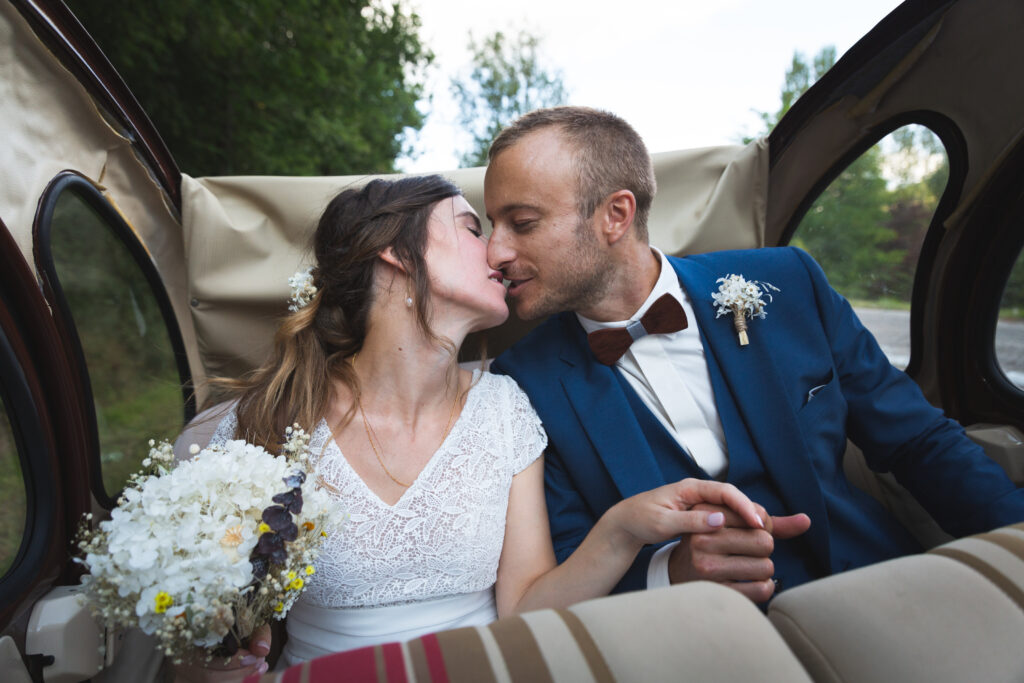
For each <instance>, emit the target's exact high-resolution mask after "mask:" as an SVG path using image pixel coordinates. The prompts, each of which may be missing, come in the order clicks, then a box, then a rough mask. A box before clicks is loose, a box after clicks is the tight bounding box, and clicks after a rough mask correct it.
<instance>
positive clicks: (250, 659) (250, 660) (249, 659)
mask: <svg viewBox="0 0 1024 683" xmlns="http://www.w3.org/2000/svg"><path fill="white" fill-rule="evenodd" d="M261 659H263V657H257V656H256V655H246V656H244V657H242V666H251V665H253V664H255V663H256V662H258V661H260V660H261Z"/></svg>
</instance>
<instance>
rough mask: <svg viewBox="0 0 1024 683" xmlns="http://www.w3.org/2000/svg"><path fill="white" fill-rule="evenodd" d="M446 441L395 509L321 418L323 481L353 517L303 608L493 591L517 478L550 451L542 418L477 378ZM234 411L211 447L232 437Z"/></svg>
mask: <svg viewBox="0 0 1024 683" xmlns="http://www.w3.org/2000/svg"><path fill="white" fill-rule="evenodd" d="M473 379H474V385H473V387H472V388H471V389H470V390H469V394H468V396H467V398H466V404H465V406H464V407H463V410H462V413H461V414H460V415H459V418H458V420H457V421H456V422H455V424H454V425H453V426H452V429H451V432H450V433H449V434H448V437H447V438H446V439H445V441H444V443H442V444H441V447H440V448H439V449H438V450H437V452H436V453H434V455H433V456H432V457H431V459H430V461H429V462H428V463H427V465H426V466H425V467H424V468H423V471H422V472H420V475H419V477H417V478H416V480H415V481H414V482H413V483H412V484H411V485H410V486H409V488H408V489H406V491H405V493H404V494H403V495H402V497H401V498H400V499H399V500H398V502H396V503H395V504H394V505H393V506H392V505H388V504H386V503H384V502H383V501H382V500H381V499H380V498H378V497H377V495H376V494H374V493H373V492H372V491H371V490H370V489H369V488H368V487H367V486H366V484H365V483H364V482H363V480H362V479H360V478H359V476H358V475H357V474H356V473H355V471H354V470H353V469H352V467H351V466H350V465H349V464H348V461H347V460H346V459H345V457H344V456H343V455H342V453H341V450H340V449H339V448H338V445H337V443H336V442H335V441H334V439H332V438H331V432H330V429H329V428H328V426H327V423H326V422H325V421H323V420H321V422H320V424H319V425H318V426H317V428H316V429H315V430H314V431H313V434H312V435H311V439H310V450H311V452H312V454H313V457H314V459H315V468H316V472H317V474H319V475H320V476H322V477H323V478H324V480H325V481H326V482H327V483H329V484H330V485H331V486H332V487H334V489H336V491H337V492H338V493H337V494H336V495H337V496H338V498H339V499H340V500H341V502H342V507H343V509H344V510H345V511H346V512H347V515H348V518H347V521H346V523H345V525H344V527H343V528H342V530H341V531H340V533H337V534H334V535H332V536H330V537H329V538H328V539H327V541H326V542H325V543H324V546H323V550H322V552H321V554H320V557H319V559H318V561H317V573H316V574H315V580H312V581H310V582H309V585H308V587H307V590H306V592H305V593H304V594H303V596H302V598H301V599H302V600H308V601H310V602H311V603H312V604H315V605H317V606H320V607H368V606H379V605H389V604H400V603H407V602H414V601H421V600H430V599H433V598H439V597H445V596H450V595H456V594H461V593H470V592H473V591H479V590H483V589H486V588H489V587H491V586H492V585H494V582H495V580H496V577H497V569H498V558H499V557H500V555H501V548H502V542H503V540H504V536H505V511H506V508H507V507H508V494H509V489H510V487H511V484H512V477H513V476H514V475H515V474H518V473H519V472H520V471H522V470H523V469H525V468H526V466H527V465H529V464H530V463H532V462H533V461H534V460H535V459H536V458H537V457H538V456H539V455H540V454H541V452H542V451H543V449H544V447H545V446H546V445H547V437H546V436H545V434H544V431H543V429H542V428H541V423H540V418H538V417H537V413H536V412H535V411H534V410H533V406H531V405H530V401H529V399H528V398H526V394H525V393H523V391H522V389H520V388H519V386H518V385H517V384H516V383H515V382H514V381H513V380H512V379H510V378H508V377H504V376H500V375H492V374H490V373H480V372H479V371H478V372H476V373H474V377H473ZM236 427H237V420H236V418H235V414H234V411H232V412H230V413H229V414H228V415H227V416H226V417H225V418H224V419H223V420H222V421H221V422H220V424H219V425H218V427H217V431H216V432H215V433H214V436H213V439H212V440H211V442H210V443H211V445H216V444H219V443H224V442H226V441H228V440H230V439H233V438H234V433H235V429H236Z"/></svg>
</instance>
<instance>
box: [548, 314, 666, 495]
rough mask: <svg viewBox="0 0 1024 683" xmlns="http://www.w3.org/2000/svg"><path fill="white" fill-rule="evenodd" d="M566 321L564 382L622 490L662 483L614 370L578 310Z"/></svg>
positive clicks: (631, 492)
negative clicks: (594, 346)
mask: <svg viewBox="0 0 1024 683" xmlns="http://www.w3.org/2000/svg"><path fill="white" fill-rule="evenodd" d="M562 324H563V325H565V327H566V334H565V336H564V339H566V344H565V346H564V348H563V349H562V360H564V361H565V362H566V363H567V364H568V365H569V366H570V367H568V368H567V369H566V372H565V373H564V374H563V375H562V378H561V380H562V387H563V388H564V389H565V393H566V396H567V397H568V399H569V403H570V404H571V405H572V409H573V411H574V412H575V413H576V417H577V419H578V420H579V422H580V424H581V425H583V429H584V431H586V433H587V437H588V438H589V439H590V443H591V444H592V445H593V447H594V450H596V451H597V454H598V455H599V456H600V458H601V460H602V462H604V465H605V467H606V468H607V469H608V472H609V474H611V476H612V479H613V480H614V481H615V485H616V486H617V487H618V489H619V493H621V494H622V497H623V498H628V497H629V496H632V495H635V494H637V493H641V492H643V491H647V490H648V489H652V488H654V487H656V486H660V485H661V484H663V483H664V482H663V481H661V473H660V471H659V470H658V467H657V464H656V463H655V460H654V454H653V453H652V452H651V447H650V444H648V443H647V438H646V437H645V436H644V433H643V430H641V429H640V424H639V422H638V421H637V419H636V416H635V415H634V413H633V409H632V408H631V407H630V405H629V400H628V399H627V397H626V394H625V392H624V391H623V389H622V386H621V384H620V382H619V381H618V379H617V378H616V376H615V370H613V369H612V368H610V367H608V366H605V365H601V364H600V363H598V362H597V361H596V360H594V359H593V357H592V356H591V354H590V350H589V349H588V348H587V342H586V334H585V333H584V332H583V328H582V327H580V324H579V321H577V320H576V317H575V316H574V315H572V314H565V315H563V316H562Z"/></svg>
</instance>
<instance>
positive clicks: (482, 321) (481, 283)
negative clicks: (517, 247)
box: [424, 196, 508, 331]
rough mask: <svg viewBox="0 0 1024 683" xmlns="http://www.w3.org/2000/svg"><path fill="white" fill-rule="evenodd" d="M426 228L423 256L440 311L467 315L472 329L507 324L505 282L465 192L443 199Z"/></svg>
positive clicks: (432, 293) (431, 290)
mask: <svg viewBox="0 0 1024 683" xmlns="http://www.w3.org/2000/svg"><path fill="white" fill-rule="evenodd" d="M427 230H428V235H427V253H426V255H425V256H424V258H425V260H426V263H427V272H429V273H430V295H431V300H432V301H433V305H434V308H435V309H436V311H437V312H441V311H449V312H451V313H453V314H454V315H457V316H459V317H466V318H468V319H469V322H470V331H475V330H484V329H487V328H489V327H494V326H496V325H500V324H501V323H503V322H505V319H506V318H508V305H507V304H506V303H505V286H504V284H502V280H501V273H500V272H499V271H497V270H494V269H493V268H491V267H490V266H488V265H487V238H486V237H484V235H483V232H482V230H481V228H480V218H479V216H477V214H476V211H474V210H473V207H472V206H470V205H469V202H467V201H466V199H465V198H464V197H461V196H455V197H449V198H448V199H443V200H441V201H440V202H438V203H437V205H436V206H435V207H434V210H433V212H432V213H431V214H430V220H429V222H428V225H427Z"/></svg>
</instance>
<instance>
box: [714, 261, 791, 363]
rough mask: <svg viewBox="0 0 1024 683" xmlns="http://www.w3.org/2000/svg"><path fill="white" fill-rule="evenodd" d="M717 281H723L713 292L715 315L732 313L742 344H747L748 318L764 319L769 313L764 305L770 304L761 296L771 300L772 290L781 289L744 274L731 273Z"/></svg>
mask: <svg viewBox="0 0 1024 683" xmlns="http://www.w3.org/2000/svg"><path fill="white" fill-rule="evenodd" d="M715 282H720V283H722V284H721V285H719V287H718V291H717V292H714V293H712V294H711V299H712V300H713V301H714V302H715V317H716V318H720V317H722V316H723V315H726V314H728V313H732V314H733V321H732V322H733V325H734V326H735V327H736V335H737V336H738V337H739V340H740V346H746V345H747V344H749V343H750V340H749V339H748V338H747V318H761V319H764V317H765V316H766V315H767V313H765V311H764V307H765V306H767V305H768V304H767V303H765V301H764V299H762V298H761V297H767V299H768V301H771V300H772V295H771V292H778V291H780V290H779V288H778V287H775V286H774V285H771V284H769V283H767V282H758V281H757V280H749V281H748V280H745V279H744V278H743V276H742V275H733V274H729V275H726V276H725V277H720V278H718V279H717V280H715ZM768 290H771V292H770V291H768Z"/></svg>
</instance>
